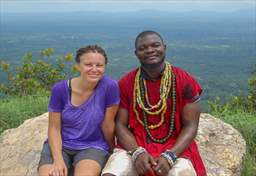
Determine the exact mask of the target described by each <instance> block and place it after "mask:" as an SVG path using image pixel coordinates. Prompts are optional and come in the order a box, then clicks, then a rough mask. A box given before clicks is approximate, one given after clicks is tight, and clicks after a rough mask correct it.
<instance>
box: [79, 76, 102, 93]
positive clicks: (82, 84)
mask: <svg viewBox="0 0 256 176" xmlns="http://www.w3.org/2000/svg"><path fill="white" fill-rule="evenodd" d="M76 85H77V87H78V89H80V90H82V91H93V90H94V89H95V87H96V85H97V84H94V83H90V82H88V81H86V80H84V79H83V78H82V77H77V84H76Z"/></svg>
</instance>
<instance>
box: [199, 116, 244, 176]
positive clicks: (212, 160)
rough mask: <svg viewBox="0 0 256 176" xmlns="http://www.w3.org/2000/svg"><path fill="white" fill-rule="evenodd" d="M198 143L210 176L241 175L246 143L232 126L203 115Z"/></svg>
mask: <svg viewBox="0 0 256 176" xmlns="http://www.w3.org/2000/svg"><path fill="white" fill-rule="evenodd" d="M196 141H197V144H198V146H199V151H200V154H201V156H202V158H203V161H204V164H205V166H206V168H207V173H208V176H219V175H221V176H229V175H230V176H238V175H240V173H241V170H242V162H243V158H244V156H245V153H246V143H245V140H244V139H243V137H242V135H241V134H240V133H239V132H238V131H237V130H236V129H234V128H233V127H232V126H231V125H229V124H227V123H224V122H222V121H221V120H220V119H217V118H214V117H213V116H211V115H209V114H201V118H200V123H199V129H198V135H197V137H196Z"/></svg>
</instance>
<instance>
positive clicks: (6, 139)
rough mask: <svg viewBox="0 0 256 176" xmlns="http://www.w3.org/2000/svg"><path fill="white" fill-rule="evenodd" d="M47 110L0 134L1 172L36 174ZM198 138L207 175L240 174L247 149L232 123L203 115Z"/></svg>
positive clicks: (10, 175)
mask: <svg viewBox="0 0 256 176" xmlns="http://www.w3.org/2000/svg"><path fill="white" fill-rule="evenodd" d="M47 117H48V113H45V114H43V115H41V116H39V117H36V118H33V119H29V120H26V121H25V122H24V123H23V124H22V125H21V126H19V127H18V128H15V129H9V130H6V131H5V132H4V133H3V134H1V136H0V146H1V151H0V152H1V153H0V161H1V163H0V175H1V176H16V175H17V176H21V175H24V176H36V175H37V164H38V161H39V157H40V151H41V149H42V144H43V142H44V140H45V139H46V137H47V128H48V124H47V123H48V119H47ZM196 141H197V143H198V145H199V151H200V153H201V156H202V158H203V161H204V163H205V166H206V168H207V172H208V176H220V175H221V176H238V175H240V171H241V169H242V161H243V157H244V155H245V152H246V143H245V141H244V139H243V138H242V136H241V134H240V133H239V132H238V131H237V130H235V129H234V128H233V127H232V126H231V125H229V124H226V123H224V122H222V121H221V120H219V119H216V118H214V117H213V116H211V115H209V114H201V119H200V125H199V130H198V135H197V138H196Z"/></svg>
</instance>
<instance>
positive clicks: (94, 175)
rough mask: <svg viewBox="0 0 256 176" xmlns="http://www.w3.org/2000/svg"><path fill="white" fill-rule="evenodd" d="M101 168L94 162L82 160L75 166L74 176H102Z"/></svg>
mask: <svg viewBox="0 0 256 176" xmlns="http://www.w3.org/2000/svg"><path fill="white" fill-rule="evenodd" d="M100 171H101V166H100V164H99V163H98V162H96V161H94V160H81V161H79V162H78V163H77V164H76V165H75V172H74V176H84V175H90V176H98V175H100Z"/></svg>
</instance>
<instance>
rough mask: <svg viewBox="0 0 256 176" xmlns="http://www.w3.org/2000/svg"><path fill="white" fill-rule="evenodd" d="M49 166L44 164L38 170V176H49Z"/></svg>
mask: <svg viewBox="0 0 256 176" xmlns="http://www.w3.org/2000/svg"><path fill="white" fill-rule="evenodd" d="M50 167H51V164H44V165H42V166H40V167H39V168H38V175H39V176H49V171H50Z"/></svg>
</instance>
